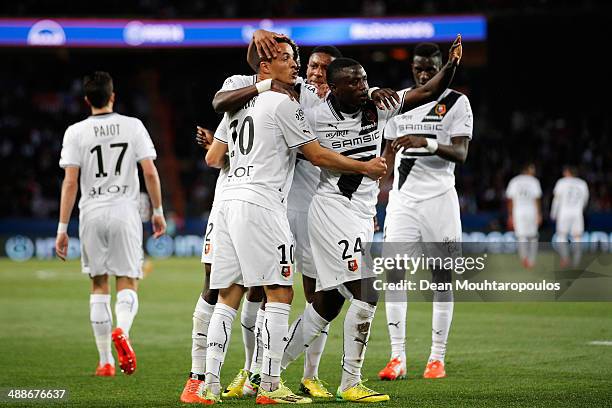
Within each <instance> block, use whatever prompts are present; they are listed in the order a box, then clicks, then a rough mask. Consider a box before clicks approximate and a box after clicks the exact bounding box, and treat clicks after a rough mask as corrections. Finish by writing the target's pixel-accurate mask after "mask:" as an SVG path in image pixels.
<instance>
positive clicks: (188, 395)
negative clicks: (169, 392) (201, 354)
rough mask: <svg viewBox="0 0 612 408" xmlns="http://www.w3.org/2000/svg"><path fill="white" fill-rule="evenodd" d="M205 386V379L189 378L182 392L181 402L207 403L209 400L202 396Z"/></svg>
mask: <svg viewBox="0 0 612 408" xmlns="http://www.w3.org/2000/svg"><path fill="white" fill-rule="evenodd" d="M203 387H204V381H202V380H198V379H197V378H189V379H188V380H187V382H186V383H185V388H183V392H182V393H181V402H184V403H187V404H207V400H205V399H204V398H202V397H201V396H200V395H201V394H200V392H201V390H202V389H203Z"/></svg>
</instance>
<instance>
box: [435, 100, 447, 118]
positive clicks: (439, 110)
mask: <svg viewBox="0 0 612 408" xmlns="http://www.w3.org/2000/svg"><path fill="white" fill-rule="evenodd" d="M434 111H435V112H436V115H438V116H444V114H446V105H445V104H443V103H439V104H437V105H436V107H435V108H434Z"/></svg>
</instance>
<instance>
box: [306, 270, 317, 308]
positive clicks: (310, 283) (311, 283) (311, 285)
mask: <svg viewBox="0 0 612 408" xmlns="http://www.w3.org/2000/svg"><path fill="white" fill-rule="evenodd" d="M302 282H303V284H304V297H305V298H306V302H308V303H312V301H313V298H314V294H315V289H316V285H317V280H316V279H313V278H310V277H308V276H306V275H303V277H302Z"/></svg>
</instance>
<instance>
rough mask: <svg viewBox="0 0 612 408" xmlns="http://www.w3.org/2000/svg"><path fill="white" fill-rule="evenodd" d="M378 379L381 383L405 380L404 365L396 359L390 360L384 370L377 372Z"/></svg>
mask: <svg viewBox="0 0 612 408" xmlns="http://www.w3.org/2000/svg"><path fill="white" fill-rule="evenodd" d="M378 378H380V379H381V380H383V381H385V380H386V381H393V380H402V379H404V378H406V364H403V363H402V360H400V359H399V358H398V357H395V358H392V359H391V361H389V362H388V363H387V365H386V366H385V368H383V369H382V370H380V371H379V372H378Z"/></svg>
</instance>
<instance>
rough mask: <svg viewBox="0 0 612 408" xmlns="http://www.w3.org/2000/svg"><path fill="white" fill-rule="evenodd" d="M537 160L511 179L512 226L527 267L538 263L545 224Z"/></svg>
mask: <svg viewBox="0 0 612 408" xmlns="http://www.w3.org/2000/svg"><path fill="white" fill-rule="evenodd" d="M535 174H536V168H535V165H534V164H533V163H528V164H526V165H525V166H524V167H523V171H522V173H521V174H519V175H518V176H515V177H514V178H512V180H510V182H509V183H508V188H507V189H506V198H507V202H508V228H509V229H514V235H515V236H516V240H517V241H518V252H519V257H520V258H521V262H522V264H523V266H524V267H525V268H533V267H534V266H535V260H536V256H537V254H538V227H539V226H540V225H542V209H541V208H542V204H541V198H542V187H541V186H540V182H539V181H538V179H537V178H536V177H535Z"/></svg>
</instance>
